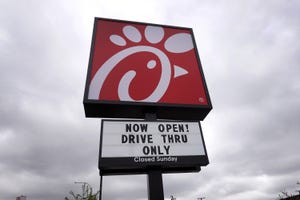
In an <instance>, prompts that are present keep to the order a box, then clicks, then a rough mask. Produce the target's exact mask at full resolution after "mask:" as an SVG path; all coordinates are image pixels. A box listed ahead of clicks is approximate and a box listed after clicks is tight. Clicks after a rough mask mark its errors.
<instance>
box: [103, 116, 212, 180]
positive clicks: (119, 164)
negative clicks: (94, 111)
mask: <svg viewBox="0 0 300 200" xmlns="http://www.w3.org/2000/svg"><path fill="white" fill-rule="evenodd" d="M105 122H113V123H118V122H123V123H126V122H128V123H134V122H137V123H196V124H198V125H199V131H200V135H199V140H201V142H202V144H203V151H204V154H203V155H189V156H187V155H184V156H176V155H170V156H168V157H176V162H169V161H166V162H163V161H159V162H158V161H156V160H155V161H154V162H153V161H152V162H151V161H150V162H137V163H135V162H134V160H133V159H136V158H149V159H153V158H154V157H155V159H157V158H158V157H167V156H157V155H155V156H143V157H138V156H136V157H105V158H104V157H102V150H103V135H104V133H103V129H104V123H105ZM208 164H209V160H208V156H207V150H206V145H205V142H204V138H203V132H202V128H201V124H200V122H199V121H182V120H181V121H170V120H159V121H157V120H112V119H103V120H102V121H101V132H100V148H99V157H98V168H99V171H100V173H101V175H127V174H145V173H147V172H148V171H149V170H153V169H158V170H161V171H162V173H187V172H199V171H200V170H201V166H206V165H208Z"/></svg>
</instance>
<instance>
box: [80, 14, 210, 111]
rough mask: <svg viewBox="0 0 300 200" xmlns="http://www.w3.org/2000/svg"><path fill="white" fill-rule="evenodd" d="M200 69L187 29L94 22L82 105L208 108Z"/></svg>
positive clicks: (190, 31) (98, 19)
mask: <svg viewBox="0 0 300 200" xmlns="http://www.w3.org/2000/svg"><path fill="white" fill-rule="evenodd" d="M201 70H202V69H201V64H200V61H199V58H198V55H197V52H196V47H195V42H194V39H193V33H192V30H191V29H189V28H178V27H177V28H176V27H170V26H162V25H153V24H144V23H136V22H127V21H120V20H110V19H102V18H96V20H95V27H94V36H93V41H92V50H91V55H90V64H89V72H88V78H87V85H86V93H85V101H86V102H88V101H91V102H97V101H99V102H136V103H146V104H147V103H151V104H153V103H157V104H160V105H164V104H168V105H169V104H172V105H193V106H208V105H210V100H209V96H208V92H207V89H206V86H205V81H204V76H203V73H202V71H201ZM86 102H85V103H86Z"/></svg>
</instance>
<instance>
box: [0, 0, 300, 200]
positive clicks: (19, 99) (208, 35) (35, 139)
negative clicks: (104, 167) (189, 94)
mask: <svg viewBox="0 0 300 200" xmlns="http://www.w3.org/2000/svg"><path fill="white" fill-rule="evenodd" d="M299 10H300V1H298V0H265V1H262V0H248V1H246V0H185V1H179V0H159V1H158V0H151V1H141V0H136V1H133V0H127V1H126V0H109V1H102V0H98V1H96V0H93V1H90V0H76V1H74V0H72V1H71V0H69V1H68V0H51V1H50V0H49V1H38V0H36V1H33V0H27V1H18V0H1V1H0V69H1V71H0V91H1V95H0V199H1V200H10V199H15V198H16V196H19V195H22V194H23V195H26V196H27V197H28V198H27V199H28V200H60V199H63V198H64V197H65V196H67V195H68V192H69V191H70V190H74V191H77V192H79V191H80V185H78V184H74V182H75V181H85V182H89V183H90V184H91V185H92V186H93V187H94V189H95V190H96V189H97V188H98V187H99V175H98V169H97V161H98V158H97V156H98V148H99V132H100V119H86V118H85V115H84V109H83V104H82V99H83V93H84V85H85V78H86V71H87V66H88V61H89V51H90V44H91V37H92V31H93V23H94V17H105V18H115V19H124V20H133V21H141V22H151V23H157V24H168V25H176V26H184V27H191V28H193V30H194V34H195V39H196V42H197V47H198V51H199V55H200V59H201V62H202V65H203V70H204V73H205V77H206V81H207V85H208V89H209V92H210V96H211V100H212V103H213V107H214V108H213V110H212V111H211V113H209V115H208V116H207V117H206V119H205V120H204V121H203V122H202V128H203V134H204V139H205V142H206V147H207V151H208V156H209V160H210V164H209V165H208V166H206V167H203V168H202V170H201V172H200V173H191V174H168V175H164V176H163V179H164V180H163V181H164V193H165V199H170V195H173V196H175V197H176V198H177V200H188V199H190V200H193V199H197V197H206V199H207V200H221V199H222V200H271V199H277V198H278V194H279V193H280V192H281V191H288V192H290V193H295V190H296V189H299V187H298V188H297V185H296V182H297V181H300V153H299V152H300V151H299V141H300V133H299V131H300V123H299V119H300V66H299V64H300V55H299V52H300V42H299V35H300V12H299ZM103 190H104V191H103V196H104V199H106V200H107V199H109V200H121V199H122V200H146V199H147V179H146V176H143V175H142V176H114V177H105V178H104V186H103Z"/></svg>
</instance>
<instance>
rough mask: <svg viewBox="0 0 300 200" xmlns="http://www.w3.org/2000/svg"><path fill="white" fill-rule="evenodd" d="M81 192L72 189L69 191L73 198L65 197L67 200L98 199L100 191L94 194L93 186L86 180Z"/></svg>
mask: <svg viewBox="0 0 300 200" xmlns="http://www.w3.org/2000/svg"><path fill="white" fill-rule="evenodd" d="M81 189H82V192H81V194H75V193H74V192H73V191H72V190H71V191H70V192H69V194H70V195H71V199H70V198H68V197H65V200H98V197H99V191H98V192H96V193H95V194H93V188H92V187H91V186H90V185H89V184H88V183H86V182H83V183H82V187H81Z"/></svg>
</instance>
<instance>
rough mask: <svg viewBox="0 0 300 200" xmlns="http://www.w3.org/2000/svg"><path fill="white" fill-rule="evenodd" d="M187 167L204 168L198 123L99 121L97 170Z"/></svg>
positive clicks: (203, 146) (205, 161) (202, 144)
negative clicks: (99, 134)
mask: <svg viewBox="0 0 300 200" xmlns="http://www.w3.org/2000/svg"><path fill="white" fill-rule="evenodd" d="M106 161H109V164H108V165H106V163H107V162H106ZM188 163H194V164H196V165H201V163H204V164H202V165H207V164H208V158H207V154H206V148H205V144H204V140H203V136H202V132H201V127H200V122H182V121H141V120H136V121H134V120H131V121H117V120H103V121H102V131H101V147H100V160H99V168H101V166H106V167H108V168H109V165H114V167H118V166H122V165H126V166H127V165H128V166H129V168H130V166H134V165H138V166H139V167H140V165H142V166H146V165H162V166H163V165H168V166H170V165H172V166H176V167H180V166H181V165H189V164H188ZM190 165H192V164H190ZM128 166H127V167H128ZM120 168H122V167H120Z"/></svg>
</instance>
